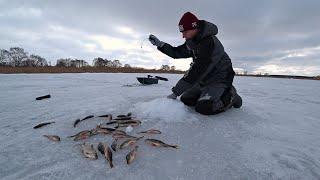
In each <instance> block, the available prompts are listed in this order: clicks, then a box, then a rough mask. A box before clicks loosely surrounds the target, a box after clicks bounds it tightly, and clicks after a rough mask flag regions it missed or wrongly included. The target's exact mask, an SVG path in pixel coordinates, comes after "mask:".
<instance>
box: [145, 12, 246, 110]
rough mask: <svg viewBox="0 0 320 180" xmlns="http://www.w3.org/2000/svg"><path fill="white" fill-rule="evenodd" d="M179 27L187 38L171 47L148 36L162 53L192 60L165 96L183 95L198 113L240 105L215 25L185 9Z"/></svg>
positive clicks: (232, 75) (228, 60) (227, 58)
mask: <svg viewBox="0 0 320 180" xmlns="http://www.w3.org/2000/svg"><path fill="white" fill-rule="evenodd" d="M179 30H180V32H181V33H182V36H183V38H185V39H186V41H185V43H184V44H182V45H180V46H178V47H172V46H171V45H170V44H167V43H165V42H162V41H160V40H159V39H158V38H157V37H156V36H154V35H152V34H151V35H150V36H149V40H150V42H151V43H152V44H153V45H155V46H157V48H158V50H160V51H161V52H163V53H164V54H166V55H168V56H170V57H172V58H174V59H177V58H189V57H192V59H193V62H192V63H191V66H190V68H189V70H188V71H187V73H186V74H185V75H184V77H183V78H182V79H180V80H179V81H178V83H177V84H176V85H175V87H173V88H172V92H173V93H172V94H171V95H169V96H168V98H171V99H176V98H177V97H178V96H180V95H182V96H181V98H180V99H181V101H182V102H183V103H184V104H185V105H188V106H195V110H196V111H197V112H199V113H201V114H205V115H212V114H217V113H220V112H224V111H226V110H227V109H229V108H231V107H232V106H233V107H235V108H240V107H241V105H242V99H241V97H240V96H239V95H238V94H237V92H236V89H235V88H234V86H233V85H232V82H233V78H234V75H235V73H234V71H233V68H232V63H231V59H230V58H229V56H228V54H227V53H226V52H225V51H224V47H223V45H222V44H221V42H220V41H219V40H218V38H217V37H216V35H217V33H218V28H217V26H216V25H214V24H212V23H210V22H207V21H204V20H198V18H197V17H196V16H195V15H194V14H192V13H190V12H187V13H185V14H184V15H183V16H182V18H181V20H180V22H179Z"/></svg>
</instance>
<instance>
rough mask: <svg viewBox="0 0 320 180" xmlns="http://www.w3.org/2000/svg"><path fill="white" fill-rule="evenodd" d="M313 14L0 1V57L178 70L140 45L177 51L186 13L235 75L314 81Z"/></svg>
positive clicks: (281, 3) (272, 4)
mask: <svg viewBox="0 0 320 180" xmlns="http://www.w3.org/2000/svg"><path fill="white" fill-rule="evenodd" d="M319 7H320V1H319V0H305V1H301V0H268V1H257V0H234V1H230V0H218V1H216V0H201V1H199V0H197V1H196V0H194V1H189V0H184V1H181V0H170V1H169V0H168V1H165V0H162V1H159V0H158V1H152V0H135V1H132V0H127V1H120V0H117V1H116V0H114V1H111V0H110V1H102V0H90V1H88V0H86V1H85V0H67V1H66V0H64V1H62V0H52V1H49V0H38V1H35V0H28V1H22V0H21V1H14V0H0V27H1V28H0V37H1V38H0V49H9V47H13V46H19V47H22V48H24V49H25V50H26V51H27V52H29V53H34V54H37V55H40V56H43V57H45V58H46V59H47V60H48V61H52V62H53V64H55V61H56V59H58V58H68V57H71V58H79V59H85V60H86V61H88V62H89V63H90V64H91V63H92V60H93V58H95V57H103V58H107V59H119V60H120V61H121V62H122V63H123V64H125V63H129V64H131V65H135V66H143V67H150V68H152V67H156V68H159V67H160V66H161V65H162V64H169V65H174V66H176V67H177V68H178V69H183V70H185V69H187V68H188V67H189V64H190V62H191V60H190V59H176V60H173V59H171V58H170V57H167V56H165V55H163V54H161V53H160V52H158V51H157V49H156V48H155V47H154V46H151V45H150V43H149V41H147V40H146V39H147V37H148V35H149V34H150V33H152V34H154V35H156V36H158V38H159V39H160V40H162V41H165V42H167V43H170V44H172V45H174V46H177V45H180V44H182V43H183V42H184V39H183V38H182V36H181V33H180V32H179V30H178V25H177V24H178V22H179V20H180V18H181V16H182V15H183V14H184V13H185V12H187V11H191V12H193V13H194V14H196V15H197V16H198V18H199V19H204V20H207V21H210V22H212V23H214V24H216V25H217V26H218V28H219V33H218V35H217V36H218V38H219V39H220V40H221V42H222V43H223V45H224V47H225V50H226V52H227V53H228V54H229V56H230V57H231V58H232V62H233V67H234V68H235V69H236V68H238V69H245V70H247V71H249V72H262V73H265V72H267V73H270V74H295V75H319V74H320V30H319V29H320V11H319ZM141 47H142V48H141Z"/></svg>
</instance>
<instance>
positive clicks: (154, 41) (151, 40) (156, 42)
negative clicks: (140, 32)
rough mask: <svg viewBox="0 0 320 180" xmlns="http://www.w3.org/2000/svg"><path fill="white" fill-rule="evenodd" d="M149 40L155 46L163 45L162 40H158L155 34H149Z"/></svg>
mask: <svg viewBox="0 0 320 180" xmlns="http://www.w3.org/2000/svg"><path fill="white" fill-rule="evenodd" d="M149 41H150V42H151V44H153V45H155V46H157V47H162V46H163V45H164V42H162V41H160V40H159V39H158V38H157V37H156V36H155V35H153V34H150V36H149Z"/></svg>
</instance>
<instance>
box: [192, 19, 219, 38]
mask: <svg viewBox="0 0 320 180" xmlns="http://www.w3.org/2000/svg"><path fill="white" fill-rule="evenodd" d="M198 26H199V27H198V31H199V32H198V34H197V36H196V37H195V40H196V41H198V40H201V39H203V38H205V37H207V36H212V35H214V36H215V35H217V34H218V27H217V26H216V25H215V24H213V23H210V22H207V21H205V20H199V22H198Z"/></svg>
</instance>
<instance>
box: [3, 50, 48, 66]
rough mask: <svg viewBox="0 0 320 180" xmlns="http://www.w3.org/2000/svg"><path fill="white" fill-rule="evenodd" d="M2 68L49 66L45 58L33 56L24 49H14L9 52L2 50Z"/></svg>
mask: <svg viewBox="0 0 320 180" xmlns="http://www.w3.org/2000/svg"><path fill="white" fill-rule="evenodd" d="M0 66H12V67H26V66H27V67H43V66H48V63H47V61H46V59H45V58H43V57H41V56H38V55H34V54H31V55H30V56H29V55H28V53H27V52H25V51H24V49H22V48H19V47H12V48H10V49H9V50H5V49H0Z"/></svg>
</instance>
